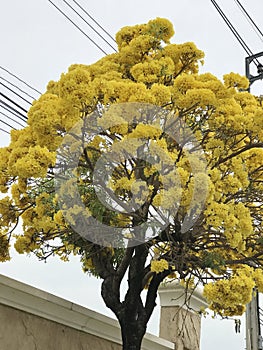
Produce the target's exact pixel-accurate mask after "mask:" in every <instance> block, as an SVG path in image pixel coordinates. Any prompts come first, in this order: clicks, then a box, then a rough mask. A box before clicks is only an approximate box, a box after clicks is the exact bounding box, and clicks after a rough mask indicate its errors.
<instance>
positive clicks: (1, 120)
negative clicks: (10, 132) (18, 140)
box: [0, 119, 17, 130]
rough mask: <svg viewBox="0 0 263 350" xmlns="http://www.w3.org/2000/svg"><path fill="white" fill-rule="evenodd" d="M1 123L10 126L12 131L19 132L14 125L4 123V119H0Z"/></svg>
mask: <svg viewBox="0 0 263 350" xmlns="http://www.w3.org/2000/svg"><path fill="white" fill-rule="evenodd" d="M0 123H3V124H5V125H7V126H9V127H10V128H11V129H14V130H17V129H16V128H14V127H13V126H12V125H10V124H8V123H7V122H5V121H3V120H2V119H0Z"/></svg>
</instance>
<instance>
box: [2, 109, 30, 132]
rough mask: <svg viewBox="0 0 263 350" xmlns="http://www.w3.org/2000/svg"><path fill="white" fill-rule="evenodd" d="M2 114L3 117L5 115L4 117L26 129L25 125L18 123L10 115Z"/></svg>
mask: <svg viewBox="0 0 263 350" xmlns="http://www.w3.org/2000/svg"><path fill="white" fill-rule="evenodd" d="M0 114H2V115H3V116H4V117H6V118H8V119H10V120H12V121H13V122H14V123H17V124H18V125H20V126H22V127H23V128H24V127H25V125H23V124H21V123H20V122H18V121H17V120H15V119H13V118H11V117H10V116H9V115H7V114H5V113H3V112H0Z"/></svg>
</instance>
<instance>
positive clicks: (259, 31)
mask: <svg viewBox="0 0 263 350" xmlns="http://www.w3.org/2000/svg"><path fill="white" fill-rule="evenodd" d="M234 1H235V3H236V4H237V5H238V6H239V8H240V9H241V12H243V14H244V15H245V16H246V18H247V20H248V22H249V23H250V24H251V26H252V28H253V30H254V31H255V33H256V34H257V36H258V37H259V39H260V40H261V41H262V42H263V32H262V31H261V30H260V28H259V27H258V26H257V25H256V23H255V21H254V20H253V18H252V17H251V16H250V15H249V13H248V12H247V11H246V9H245V8H244V6H243V5H242V4H241V2H240V1H239V0H234Z"/></svg>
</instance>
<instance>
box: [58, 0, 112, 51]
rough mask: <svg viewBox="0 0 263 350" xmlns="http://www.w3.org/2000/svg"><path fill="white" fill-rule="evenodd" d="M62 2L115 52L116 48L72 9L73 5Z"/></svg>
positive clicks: (64, 0)
mask: <svg viewBox="0 0 263 350" xmlns="http://www.w3.org/2000/svg"><path fill="white" fill-rule="evenodd" d="M63 2H64V3H65V4H66V5H67V6H68V7H69V8H71V10H73V11H74V12H75V13H76V14H77V15H78V16H79V17H80V18H81V19H82V20H83V21H84V22H85V23H86V24H87V25H88V26H89V27H90V28H91V29H92V30H93V31H94V32H95V33H96V34H97V35H98V36H99V37H100V38H101V39H102V40H103V41H104V42H105V43H107V44H108V45H109V46H110V47H111V48H112V50H113V51H115V52H117V50H116V49H115V47H114V46H112V45H111V44H110V43H109V42H108V40H107V39H105V38H104V37H103V36H102V35H101V34H100V33H99V32H98V31H97V30H96V29H95V28H94V27H93V26H92V25H91V24H90V23H89V22H88V21H87V20H86V19H85V18H84V17H83V16H81V14H80V13H79V12H78V11H77V10H76V9H74V7H73V6H71V5H70V4H69V3H68V2H67V1H66V0H63Z"/></svg>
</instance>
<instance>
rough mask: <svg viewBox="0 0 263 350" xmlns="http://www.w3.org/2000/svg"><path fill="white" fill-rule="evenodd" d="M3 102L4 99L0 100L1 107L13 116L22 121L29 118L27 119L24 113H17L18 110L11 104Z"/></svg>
mask: <svg viewBox="0 0 263 350" xmlns="http://www.w3.org/2000/svg"><path fill="white" fill-rule="evenodd" d="M1 103H3V101H1V100H0V108H2V109H4V110H5V111H7V112H8V113H11V114H12V115H13V116H15V117H16V118H18V119H20V120H21V121H22V122H24V123H26V121H27V119H25V118H26V117H25V116H23V115H22V114H20V115H19V114H16V113H15V111H16V110H15V109H14V108H13V109H12V107H11V106H9V105H8V104H5V105H3V104H1ZM17 113H19V111H17Z"/></svg>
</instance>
